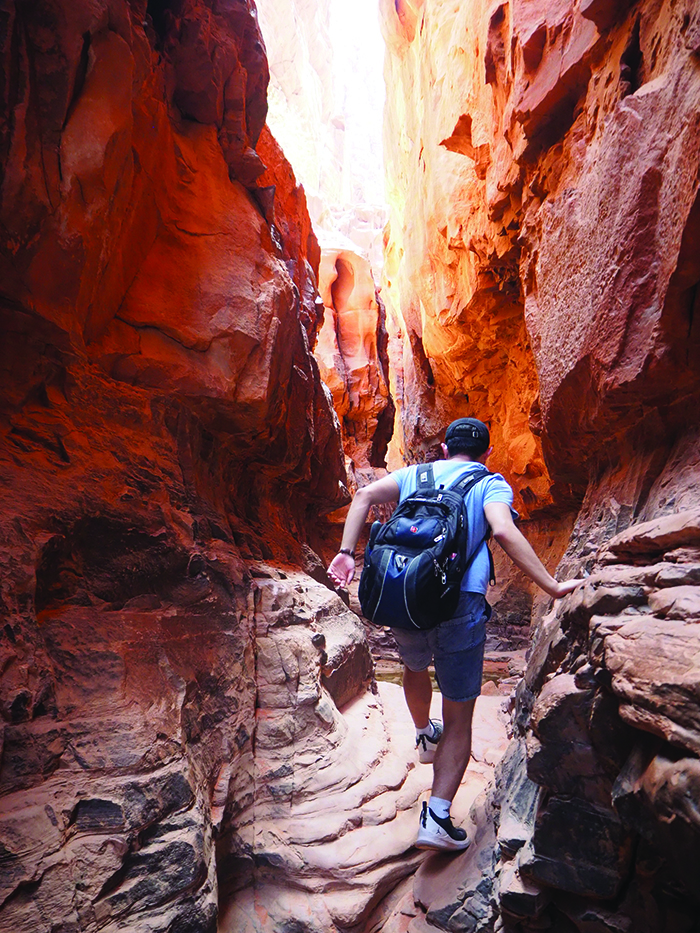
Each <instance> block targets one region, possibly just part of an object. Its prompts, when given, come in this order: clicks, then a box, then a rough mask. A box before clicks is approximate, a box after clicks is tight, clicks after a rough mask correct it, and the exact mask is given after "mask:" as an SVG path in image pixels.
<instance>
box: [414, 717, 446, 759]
mask: <svg viewBox="0 0 700 933" xmlns="http://www.w3.org/2000/svg"><path fill="white" fill-rule="evenodd" d="M429 722H430V725H431V726H432V727H433V736H432V738H428V736H427V735H419V736H418V738H417V740H416V748H417V749H418V759H419V761H421V762H422V763H423V764H424V765H429V764H430V762H431V761H432V760H433V758H435V749H436V748H437V745H438V742H439V741H440V736H441V735H442V723H441V722H440V720H439V719H430V720H429Z"/></svg>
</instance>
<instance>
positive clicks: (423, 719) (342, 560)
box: [328, 418, 581, 850]
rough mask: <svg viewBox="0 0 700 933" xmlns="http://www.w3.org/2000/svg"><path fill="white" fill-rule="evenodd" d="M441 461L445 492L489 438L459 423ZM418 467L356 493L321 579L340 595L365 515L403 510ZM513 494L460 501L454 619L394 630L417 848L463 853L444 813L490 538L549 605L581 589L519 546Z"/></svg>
mask: <svg viewBox="0 0 700 933" xmlns="http://www.w3.org/2000/svg"><path fill="white" fill-rule="evenodd" d="M441 446H442V452H443V454H444V457H445V459H444V460H440V461H438V462H436V463H434V464H433V473H434V482H435V484H436V486H437V485H438V484H442V485H444V486H445V487H448V486H449V485H450V484H452V483H453V482H454V481H455V480H457V479H458V478H459V477H462V476H464V475H466V474H468V473H469V472H472V471H475V470H481V469H482V465H483V464H484V462H485V461H486V459H487V457H488V456H489V454H490V453H491V451H492V449H493V448H492V447H491V446H490V436H489V430H488V428H487V427H486V425H485V424H484V423H483V422H482V421H478V420H477V419H476V418H458V419H457V420H456V421H453V422H452V424H450V425H449V427H448V428H447V431H446V432H445V441H444V443H443V444H442V445H441ZM421 467H422V464H416V465H413V466H409V467H404V468H403V469H401V470H397V471H396V472H395V473H391V474H390V475H388V476H385V477H383V478H382V479H380V480H377V481H376V482H374V483H370V484H369V485H368V486H364V487H362V488H361V489H358V491H357V493H356V494H355V497H354V499H353V501H352V503H351V505H350V509H349V511H348V514H347V518H346V520H345V527H344V530H343V538H342V542H341V546H340V550H339V552H338V554H336V556H335V557H334V558H333V560H332V561H331V564H330V566H329V568H328V573H329V575H330V577H331V578H332V579H333V581H334V582H335V583H336V584H337V585H339V586H347V585H348V584H349V583H350V582H351V581H352V579H353V576H354V574H355V557H354V551H355V546H356V544H357V542H358V540H359V537H360V533H361V532H362V529H363V527H364V524H365V521H366V519H367V515H368V514H369V510H370V507H371V506H373V505H381V504H383V503H389V502H397V501H399V502H403V501H404V499H406V498H407V497H408V496H411V495H413V493H415V491H416V489H417V485H418V479H417V477H418V471H419V470H420V469H421ZM512 504H513V491H512V489H511V487H510V486H509V485H508V483H507V482H506V481H505V480H504V479H503V477H502V476H501V475H500V474H498V473H495V474H488V473H487V474H486V475H485V476H484V478H483V479H481V480H480V481H479V482H477V483H476V484H475V485H474V486H473V488H472V489H470V490H469V491H468V492H467V494H466V496H465V505H466V509H467V517H468V535H469V538H468V542H467V553H468V554H469V555H471V554H474V557H473V559H472V560H471V561H470V562H469V564H468V566H467V570H466V572H465V573H464V576H463V578H462V584H461V587H460V598H459V603H458V605H457V608H456V610H455V613H454V615H453V617H452V618H450V619H448V620H447V621H445V622H440V623H439V624H438V625H437V626H436V627H435V628H432V629H428V630H420V629H416V630H415V631H408V630H406V629H397V628H394V629H392V634H393V635H394V638H395V639H396V643H397V645H398V649H399V654H400V656H401V660H402V661H403V664H404V675H403V689H404V695H405V698H406V703H407V705H408V709H409V712H410V714H411V717H412V719H413V722H414V724H415V727H416V746H417V748H418V750H419V758H420V760H421V761H422V762H431V761H432V762H433V786H432V790H431V796H430V800H429V801H428V802H427V804H426V803H425V802H424V803H423V807H422V811H421V815H420V823H419V831H418V839H417V841H416V845H417V846H418V847H419V848H428V849H447V850H459V849H466V847H467V846H468V845H469V840H468V839H467V834H466V832H465V831H464V830H463V829H461V828H458V827H455V826H454V825H453V824H452V821H451V819H450V806H451V804H452V800H453V798H454V796H455V794H456V792H457V789H458V788H459V785H460V784H461V782H462V778H463V777H464V772H465V771H466V768H467V765H468V764H469V757H470V755H471V733H472V717H473V714H474V705H475V703H476V698H477V696H478V695H479V694H480V692H481V679H482V670H483V660H484V642H485V639H486V630H485V624H486V621H487V619H488V618H489V616H490V615H491V609H490V606H489V605H488V603H487V602H486V598H485V597H486V591H487V587H488V583H489V577H490V576H491V561H490V553H489V550H488V546H487V543H486V536H487V533H488V531H489V528H490V530H491V533H492V535H493V537H494V538H495V540H496V541H497V542H498V543H499V544H500V545H501V547H502V548H503V550H504V551H505V552H506V554H508V556H509V557H510V559H511V560H512V561H513V563H515V564H516V565H517V566H518V567H519V568H520V569H521V570H522V571H524V573H525V574H527V576H528V577H529V578H530V579H531V580H533V581H534V582H535V583H536V584H537V585H538V586H539V587H541V588H542V589H543V590H544V591H545V592H546V593H548V594H549V595H550V596H553V597H555V598H557V597H561V596H565V595H566V594H567V593H570V592H571V591H572V590H573V589H574V588H575V587H576V586H577V585H578V583H580V582H581V581H579V580H568V581H566V582H563V583H560V582H559V581H557V580H555V579H554V577H552V575H551V574H550V573H549V572H548V571H547V569H546V568H545V567H544V565H543V564H542V562H541V561H540V559H539V558H538V557H537V555H536V554H535V552H534V550H533V549H532V547H531V546H530V544H529V543H528V542H527V539H526V538H525V537H524V536H523V534H522V533H521V532H520V531H519V530H518V529H517V528H516V526H515V525H514V523H513V518H517V517H518V516H517V512H515V511H514V510H513V508H512ZM431 661H432V662H434V665H435V675H436V679H437V682H438V686H439V687H440V691H441V693H442V713H443V723H442V724H441V723H440V722H438V721H436V720H431V719H430V718H429V713H430V702H431V698H432V686H431V682H430V675H429V673H428V666H429V664H430V663H431Z"/></svg>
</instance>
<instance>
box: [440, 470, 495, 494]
mask: <svg viewBox="0 0 700 933" xmlns="http://www.w3.org/2000/svg"><path fill="white" fill-rule="evenodd" d="M493 475H494V474H493V473H492V472H491V470H487V469H486V467H483V468H482V469H481V470H474V471H472V472H470V473H466V474H464V475H463V476H459V477H457V479H456V480H455V481H454V482H453V483H452V484H451V485H450V487H449V488H450V489H454V490H455V491H456V492H459V493H461V494H462V495H463V496H465V495H466V494H467V493H468V492H469V490H470V489H471V488H472V486H476V484H477V483H478V482H479V481H480V480H482V479H484V477H486V476H493Z"/></svg>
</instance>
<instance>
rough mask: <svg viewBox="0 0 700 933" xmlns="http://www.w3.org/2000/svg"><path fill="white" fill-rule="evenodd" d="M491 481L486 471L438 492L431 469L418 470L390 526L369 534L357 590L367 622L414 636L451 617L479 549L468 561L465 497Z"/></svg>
mask: <svg viewBox="0 0 700 933" xmlns="http://www.w3.org/2000/svg"><path fill="white" fill-rule="evenodd" d="M492 475H493V474H492V473H491V472H490V471H489V470H487V469H486V468H485V467H484V468H482V469H479V470H474V471H470V472H469V473H467V474H466V476H461V477H458V478H457V479H456V480H455V481H454V482H453V483H452V485H451V486H449V487H448V488H447V489H443V488H442V487H441V488H440V489H436V488H435V480H434V477H433V465H432V463H427V464H425V465H424V466H421V467H420V468H419V470H418V484H417V489H416V491H415V493H414V494H413V495H412V496H408V497H407V498H406V499H404V501H403V502H401V503H400V504H399V505H398V506H397V507H396V509H395V510H394V513H393V515H392V516H391V518H390V519H389V521H387V522H386V523H384V524H382V523H381V522H374V524H373V525H372V528H371V530H370V535H369V543H368V544H367V547H366V548H365V563H364V567H363V569H362V576H361V577H360V586H359V597H360V605H361V606H362V613H363V615H364V616H365V617H366V618H367V619H369V620H370V621H371V622H374V623H376V624H377V625H389V626H391V627H392V628H401V629H409V630H415V629H430V628H434V627H435V626H436V625H438V624H439V623H440V622H444V621H445V620H446V619H449V618H451V617H452V616H453V615H454V611H455V609H456V608H457V602H458V601H459V592H460V584H461V582H462V577H463V576H464V573H465V571H466V570H467V568H468V567H469V565H470V564H471V562H472V560H473V559H474V556H475V555H476V553H477V551H478V550H479V547H480V545H481V542H479V544H478V545H477V547H476V549H475V550H474V552H473V553H472V554H471V555H469V556H468V555H467V538H468V533H467V531H468V530H467V510H466V507H465V505H464V497H465V496H466V494H467V493H468V492H469V490H470V489H471V488H472V486H475V485H476V484H477V483H478V482H479V481H480V480H482V479H483V478H484V477H485V476H492ZM490 557H491V554H490V552H489V559H490ZM492 575H493V573H492Z"/></svg>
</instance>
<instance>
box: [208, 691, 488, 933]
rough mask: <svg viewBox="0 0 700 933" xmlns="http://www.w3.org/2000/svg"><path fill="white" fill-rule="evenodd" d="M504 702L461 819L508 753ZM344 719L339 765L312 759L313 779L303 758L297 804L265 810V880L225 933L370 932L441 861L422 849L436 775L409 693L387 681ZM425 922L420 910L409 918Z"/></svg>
mask: <svg viewBox="0 0 700 933" xmlns="http://www.w3.org/2000/svg"><path fill="white" fill-rule="evenodd" d="M439 702H440V700H439V697H437V696H436V698H435V708H434V710H432V711H431V713H432V715H434V716H438V717H439V715H440V712H439ZM501 705H502V700H501V699H500V698H498V697H485V698H482V699H480V700H479V701H478V703H477V712H476V716H475V728H474V754H475V759H476V760H474V761H472V762H471V764H470V768H469V770H468V772H467V777H466V779H465V782H464V783H463V785H462V787H461V788H460V791H459V793H458V795H457V798H456V800H455V806H454V812H455V817H456V819H457V821H458V822H461V819H463V817H464V815H465V814H466V813H467V812H468V810H469V807H470V806H471V803H472V802H473V800H474V799H475V797H476V796H477V795H478V794H479V793H480V792H481V790H482V789H483V788H484V786H485V785H486V784H487V782H488V780H489V779H490V777H491V775H492V773H493V765H494V764H495V763H496V762H497V761H498V759H499V757H500V756H501V755H502V753H503V749H504V748H505V745H506V734H505V726H504V725H503V723H502V722H501V720H500V718H499V710H500V707H501ZM342 717H343V719H344V720H345V724H346V726H347V732H346V734H345V735H344V737H343V741H342V744H341V746H340V747H338V748H336V750H335V753H334V755H333V762H334V763H333V764H330V765H329V766H328V767H327V768H325V769H324V768H321V769H318V764H316V765H315V767H314V768H312V767H311V764H312V762H311V761H309V763H308V764H309V771H310V773H309V779H308V781H306V780H305V776H304V774H303V771H304V767H303V765H302V762H303V756H299V757H298V758H297V759H295V771H294V783H295V791H294V794H293V795H292V798H291V802H290V801H287V802H286V804H284V805H281V804H279V803H275V802H274V801H271V802H270V803H267V802H263V803H261V802H260V801H258V803H257V804H256V813H255V823H254V828H253V833H254V842H253V848H254V854H255V861H256V867H255V869H254V872H255V879H256V883H255V884H254V886H253V888H252V889H251V890H250V891H249V892H248V893H247V894H246V895H245V897H243V898H238V899H237V901H236V904H235V906H232V907H231V908H230V909H229V911H228V913H227V914H226V915H225V916H224V917H223V918H222V919H221V923H220V933H233V931H235V933H262V931H268V930H271V929H282V928H283V925H284V923H285V922H288V921H289V918H292V917H293V918H296V919H298V921H299V922H300V923H301V924H302V927H303V928H304V929H308V930H313V931H318V933H329V931H333V930H337V929H342V928H346V927H349V926H354V925H356V924H358V923H362V922H365V923H366V928H367V930H370V929H371V928H372V927H373V926H375V925H376V923H377V918H378V917H380V916H381V917H383V918H384V919H386V917H387V914H388V913H390V914H391V915H392V917H393V910H391V911H390V910H389V909H388V905H389V904H391V905H392V907H395V905H396V903H397V894H396V889H397V885H400V884H401V882H402V879H404V878H407V876H409V875H411V874H413V873H414V872H415V870H416V868H418V867H419V865H420V864H421V862H423V861H425V860H426V859H431V858H432V857H433V856H431V855H430V854H428V853H425V852H420V851H419V850H417V849H415V848H413V842H414V840H415V834H416V830H417V814H418V807H417V803H418V800H419V798H420V797H421V795H423V794H424V793H425V792H427V791H428V789H429V787H430V783H431V780H432V768H431V767H429V766H425V765H420V764H418V761H417V756H416V753H415V749H414V736H413V727H412V723H411V721H410V718H409V716H408V713H407V711H406V708H405V704H404V700H403V695H402V691H401V689H400V687H397V686H396V685H394V684H380V685H379V689H378V694H377V695H376V696H375V695H373V694H372V693H371V692H367V693H365V694H362V695H360V696H359V697H358V698H357V699H356V700H354V701H353V702H352V703H349V704H348V705H347V706H346V707H345V708H344V709H343V710H342ZM314 761H315V759H314ZM312 771H313V774H312V773H311V772H312ZM409 884H410V882H409ZM407 890H408V888H407ZM383 898H386V900H385V901H384V902H383V903H382V904H381V905H380V907H379V908H377V911H376V912H375V913H372V911H373V910H374V908H375V907H376V905H377V904H378V903H379V902H380V901H382V899H383ZM411 898H412V895H411ZM370 914H372V916H371V918H370ZM417 916H418V915H417V913H416V912H415V910H412V911H411V917H409V919H416V918H417ZM392 922H393V920H392ZM397 929H398V928H397Z"/></svg>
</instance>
